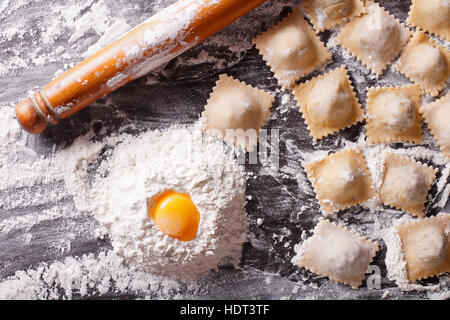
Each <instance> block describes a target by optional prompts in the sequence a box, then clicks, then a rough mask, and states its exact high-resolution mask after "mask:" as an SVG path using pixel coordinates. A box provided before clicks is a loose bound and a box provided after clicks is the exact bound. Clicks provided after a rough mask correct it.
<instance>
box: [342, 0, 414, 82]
mask: <svg viewBox="0 0 450 320" xmlns="http://www.w3.org/2000/svg"><path fill="white" fill-rule="evenodd" d="M367 11H368V13H367V14H364V15H362V16H360V17H357V18H354V19H353V20H352V21H350V22H349V23H347V24H346V25H345V26H344V27H343V28H342V30H341V32H340V33H339V34H338V36H337V37H336V43H337V44H339V45H340V46H342V47H343V48H344V49H346V50H347V51H349V52H350V53H351V54H352V55H353V56H355V57H356V58H357V59H358V60H359V61H360V62H361V63H362V64H363V65H365V66H366V67H367V68H368V69H369V70H370V71H372V72H373V73H375V74H376V75H377V76H380V75H381V74H382V73H383V71H384V70H385V69H386V67H387V66H388V64H389V63H391V61H392V60H393V59H394V58H395V57H396V56H398V54H399V53H400V51H401V50H402V48H403V47H404V46H405V44H406V43H407V42H408V39H409V38H410V37H411V32H410V31H409V30H408V29H407V28H406V27H405V26H404V25H402V24H401V22H400V21H398V20H397V19H395V18H394V17H393V16H391V15H390V14H389V13H388V12H387V11H385V10H384V9H383V8H382V7H380V6H379V5H378V4H376V3H371V4H370V5H368V6H367Z"/></svg>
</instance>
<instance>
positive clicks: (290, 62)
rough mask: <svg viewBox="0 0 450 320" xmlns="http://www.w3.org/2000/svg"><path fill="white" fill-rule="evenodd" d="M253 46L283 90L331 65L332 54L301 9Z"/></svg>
mask: <svg viewBox="0 0 450 320" xmlns="http://www.w3.org/2000/svg"><path fill="white" fill-rule="evenodd" d="M253 43H254V44H255V46H256V48H257V49H258V50H259V53H260V54H261V55H262V57H263V59H264V60H265V61H266V63H267V65H268V66H269V67H270V68H271V70H272V72H273V73H274V75H275V78H277V80H278V82H279V84H280V85H281V86H282V87H283V88H289V87H291V86H292V85H293V84H294V83H295V82H296V81H297V80H299V79H300V78H301V77H303V76H306V75H307V74H309V73H311V72H312V71H314V70H315V69H317V68H319V67H321V66H324V65H326V64H327V62H329V61H331V53H330V52H329V51H328V49H327V48H326V47H325V45H324V44H323V43H322V42H321V41H320V38H319V36H317V35H316V33H315V32H314V29H313V28H312V27H311V26H310V25H309V24H308V22H306V20H305V17H304V16H303V14H302V13H301V12H300V10H298V9H294V10H293V12H292V13H290V14H289V15H288V16H287V17H285V18H284V19H283V20H281V21H280V22H278V23H277V24H276V25H274V26H272V27H271V28H270V29H269V30H267V31H266V32H264V33H262V34H260V35H259V36H256V37H255V38H254V39H253Z"/></svg>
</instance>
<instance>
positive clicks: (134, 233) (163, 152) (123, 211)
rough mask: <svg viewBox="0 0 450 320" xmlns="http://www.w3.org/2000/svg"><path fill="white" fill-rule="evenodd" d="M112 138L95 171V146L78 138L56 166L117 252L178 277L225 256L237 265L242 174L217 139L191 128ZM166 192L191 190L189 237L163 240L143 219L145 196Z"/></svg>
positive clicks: (136, 264) (243, 229) (242, 228)
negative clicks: (194, 216) (195, 221)
mask: <svg viewBox="0 0 450 320" xmlns="http://www.w3.org/2000/svg"><path fill="white" fill-rule="evenodd" d="M113 140H116V141H114V142H119V141H120V143H119V145H117V147H115V149H114V151H113V152H112V154H111V155H110V156H108V155H106V154H103V156H106V158H107V159H106V160H104V161H102V162H101V163H100V164H99V167H98V169H97V170H95V174H94V175H93V176H90V175H89V168H91V166H92V165H95V164H96V162H97V159H98V157H99V152H100V151H101V150H102V148H104V145H102V144H100V143H99V144H98V145H99V147H98V148H97V147H95V146H94V147H92V146H90V147H89V148H88V149H87V150H83V149H82V148H80V145H86V144H83V143H80V142H75V143H74V145H73V146H71V147H70V148H68V149H67V150H65V151H64V152H63V154H62V155H61V156H62V157H63V158H62V159H61V160H60V161H59V163H60V164H62V165H63V168H61V169H62V170H65V171H66V174H65V179H66V187H67V189H68V191H69V192H70V193H71V194H72V195H73V196H74V200H75V204H76V206H77V208H78V209H79V210H80V211H86V212H92V213H93V215H94V217H95V218H96V219H97V220H98V221H100V222H101V223H102V225H103V226H104V227H105V229H106V230H107V232H108V234H109V235H110V236H111V238H112V244H113V247H114V249H115V252H117V253H118V254H119V255H121V256H123V257H124V258H125V260H126V261H127V262H128V263H129V264H130V266H132V267H133V268H135V269H137V270H143V271H147V272H151V273H157V274H168V275H172V276H175V277H180V278H193V277H195V276H197V275H199V274H204V273H207V272H208V271H210V270H211V269H215V268H217V267H218V265H219V264H220V263H222V262H224V259H225V258H227V257H228V258H230V260H228V261H227V262H229V263H232V264H235V265H236V264H237V263H239V260H240V257H241V250H242V243H243V242H244V241H245V240H246V236H247V219H246V215H245V211H244V206H245V189H246V182H245V173H244V170H243V168H242V167H241V166H239V165H238V164H237V162H236V161H235V159H234V158H233V156H232V155H228V154H226V153H225V152H224V146H223V143H222V142H221V141H218V140H217V139H215V138H212V137H210V136H207V135H204V134H203V132H202V131H201V129H200V128H199V127H193V126H191V127H174V128H170V129H168V130H166V131H159V130H156V131H149V132H147V133H145V134H143V135H142V136H140V137H137V138H136V137H133V136H129V135H123V136H121V137H118V138H115V139H113ZM100 146H101V147H100ZM64 159H67V160H64ZM167 190H173V191H176V192H180V193H185V194H188V195H190V196H191V198H192V200H193V202H194V204H195V205H196V206H197V209H198V210H199V213H200V225H199V228H198V233H197V237H196V238H195V239H194V240H193V241H188V242H182V241H179V240H177V239H174V238H171V237H168V236H167V235H165V234H163V233H162V232H161V231H160V230H159V229H158V228H157V227H156V226H155V225H154V223H153V221H152V220H151V219H149V218H148V215H147V205H146V203H147V199H151V198H152V197H154V196H156V195H158V194H160V193H162V192H164V191H167Z"/></svg>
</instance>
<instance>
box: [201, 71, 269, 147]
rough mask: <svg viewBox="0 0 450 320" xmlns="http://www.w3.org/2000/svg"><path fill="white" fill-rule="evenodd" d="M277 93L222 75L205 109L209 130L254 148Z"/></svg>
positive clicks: (204, 113) (231, 140)
mask: <svg viewBox="0 0 450 320" xmlns="http://www.w3.org/2000/svg"><path fill="white" fill-rule="evenodd" d="M274 101H275V96H274V95H272V94H270V93H268V92H266V91H264V90H260V89H257V88H254V87H252V86H250V85H248V84H246V83H244V82H241V81H239V80H236V79H234V78H233V77H231V76H228V75H225V74H222V75H220V77H219V80H218V81H217V82H216V86H215V88H214V89H213V92H212V93H211V96H210V98H209V100H208V103H207V105H206V107H205V111H204V112H203V117H204V118H205V119H206V126H207V128H208V131H209V132H210V133H212V134H214V135H217V136H219V137H221V138H223V139H224V140H225V141H226V142H228V143H229V144H232V145H233V144H234V145H237V146H239V147H241V148H242V149H244V150H249V151H252V150H253V149H254V148H255V146H256V144H257V140H258V139H257V138H258V134H259V130H260V129H261V127H262V126H263V125H264V123H265V122H266V120H267V119H268V117H269V114H270V111H269V109H270V107H271V106H272V104H273V102H274Z"/></svg>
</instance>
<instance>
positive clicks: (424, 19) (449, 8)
mask: <svg viewBox="0 0 450 320" xmlns="http://www.w3.org/2000/svg"><path fill="white" fill-rule="evenodd" d="M408 23H409V24H410V25H412V26H414V27H417V28H419V29H421V30H424V31H428V32H429V33H432V34H434V35H436V36H438V37H440V38H442V39H445V40H447V41H450V3H449V1H448V0H412V5H411V9H410V11H409V17H408Z"/></svg>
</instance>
